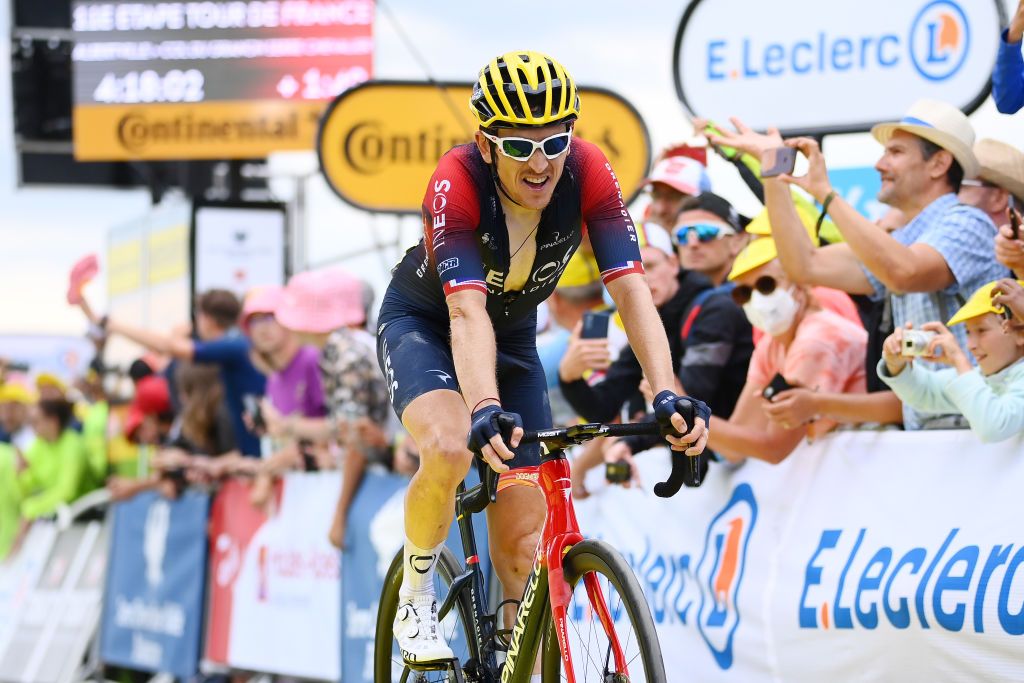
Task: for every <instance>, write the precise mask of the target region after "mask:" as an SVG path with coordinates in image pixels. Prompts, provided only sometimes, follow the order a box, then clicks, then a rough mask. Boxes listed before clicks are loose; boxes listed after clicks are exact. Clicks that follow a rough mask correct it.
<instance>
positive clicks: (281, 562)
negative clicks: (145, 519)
mask: <svg viewBox="0 0 1024 683" xmlns="http://www.w3.org/2000/svg"><path fill="white" fill-rule="evenodd" d="M339 490H340V477H339V473H338V472H324V473H310V474H307V473H300V472H294V473H289V474H288V475H287V476H285V477H284V478H283V480H281V481H279V482H278V484H277V487H276V488H275V493H274V497H273V501H272V502H271V504H270V506H269V507H270V509H269V511H267V510H263V509H257V508H255V507H253V505H252V503H251V502H250V493H251V486H250V485H249V484H247V483H244V482H242V481H239V480H231V481H228V482H225V484H224V485H223V486H222V487H221V489H220V491H219V492H218V493H217V497H216V499H215V500H214V504H213V513H212V515H211V518H212V519H211V522H212V523H211V525H210V553H211V562H210V605H209V610H210V611H209V622H208V627H207V634H206V648H205V658H206V659H207V660H209V661H211V662H214V663H217V664H226V665H228V666H230V667H233V668H236V669H245V670H248V671H264V672H268V673H275V674H283V675H288V676H298V677H301V678H307V679H316V680H325V681H336V680H338V678H339V676H340V670H341V663H340V661H339V650H340V648H339V647H338V642H339V640H340V637H341V636H340V635H339V632H340V628H341V627H340V622H341V611H340V606H341V594H340V593H341V585H340V584H341V576H340V571H341V569H340V561H341V559H340V558H341V554H340V553H339V552H338V551H337V550H335V549H334V548H333V547H331V545H330V543H329V542H328V540H327V534H328V531H329V529H330V525H331V519H332V517H333V515H334V508H335V504H336V502H337V500H338V491H339ZM345 680H348V679H347V678H346V679H345ZM355 680H358V679H355Z"/></svg>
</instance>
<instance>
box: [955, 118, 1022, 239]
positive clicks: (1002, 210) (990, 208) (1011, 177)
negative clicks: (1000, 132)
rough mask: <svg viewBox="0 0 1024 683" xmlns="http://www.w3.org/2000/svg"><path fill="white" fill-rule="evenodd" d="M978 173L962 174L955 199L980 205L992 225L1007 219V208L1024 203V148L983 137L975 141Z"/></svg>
mask: <svg viewBox="0 0 1024 683" xmlns="http://www.w3.org/2000/svg"><path fill="white" fill-rule="evenodd" d="M974 155H975V156H976V157H978V167H979V171H978V177H977V178H964V179H963V181H962V182H961V183H960V192H959V193H958V194H957V199H959V200H960V201H961V202H962V203H964V204H966V205H968V206H973V207H976V208H978V209H981V210H982V211H984V212H985V214H986V215H988V217H989V218H990V219H991V220H992V223H993V224H995V225H1002V224H1003V223H1006V221H1007V215H1008V214H1007V211H1009V210H1010V209H1011V208H1012V207H1014V206H1017V207H1021V206H1024V152H1021V151H1020V150H1019V149H1017V148H1016V147H1014V146H1013V145H1008V144H1006V143H1005V142H1000V141H999V140H993V139H991V138H985V139H983V140H978V142H977V144H975V145H974Z"/></svg>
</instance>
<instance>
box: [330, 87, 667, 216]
mask: <svg viewBox="0 0 1024 683" xmlns="http://www.w3.org/2000/svg"><path fill="white" fill-rule="evenodd" d="M471 91H472V87H471V86H470V85H468V84H466V85H462V84H444V85H441V86H437V85H432V84H429V83H414V82H400V81H367V82H366V83H363V84H361V85H359V86H357V87H355V88H353V89H351V90H348V91H346V92H345V93H342V94H341V95H340V96H339V97H338V98H337V99H335V100H334V102H332V103H331V105H330V107H329V108H328V109H327V111H326V112H325V113H324V118H323V121H322V123H321V125H320V136H319V139H318V140H317V152H318V154H319V155H320V168H321V170H322V171H323V173H324V175H325V176H326V178H327V182H328V184H330V186H331V187H332V188H333V189H334V191H335V192H337V193H338V194H339V195H340V196H341V198H342V199H344V200H345V201H347V202H348V203H350V204H353V205H354V206H357V207H360V208H363V209H367V210H369V211H381V212H390V213H419V211H420V204H421V203H422V201H423V193H424V191H425V189H426V186H427V181H428V180H429V179H430V174H431V173H433V171H434V168H435V167H436V166H437V162H438V159H440V158H441V156H442V155H443V154H444V153H445V152H447V151H448V150H449V149H450V148H451V147H452V146H454V145H459V144H462V143H465V142H469V141H471V140H472V139H473V131H474V130H476V125H475V120H474V119H473V116H472V115H471V114H470V112H469V107H468V106H467V102H468V101H469V96H470V93H471ZM579 92H580V106H581V110H582V113H581V115H580V118H579V120H578V121H577V123H576V128H575V133H574V134H575V135H576V136H578V137H581V138H583V139H585V140H589V141H591V142H593V143H595V144H597V145H598V146H599V147H600V148H601V149H602V150H603V151H604V153H605V155H607V157H608V160H609V161H610V162H611V165H612V168H613V169H614V170H615V174H616V176H618V179H619V182H620V184H621V185H622V194H623V196H625V197H626V198H627V199H628V198H631V197H632V196H634V195H635V194H636V193H637V192H638V191H639V190H640V189H641V186H642V183H643V179H644V178H645V177H646V175H647V171H648V167H649V164H650V157H651V148H650V141H649V138H648V136H647V128H646V126H645V125H644V122H643V120H642V119H641V118H640V115H639V114H638V113H637V111H636V110H635V109H633V107H632V106H630V104H629V103H628V102H626V101H625V100H623V99H622V98H621V97H619V96H618V95H616V94H614V93H612V92H610V91H607V90H600V89H594V88H580V91H579Z"/></svg>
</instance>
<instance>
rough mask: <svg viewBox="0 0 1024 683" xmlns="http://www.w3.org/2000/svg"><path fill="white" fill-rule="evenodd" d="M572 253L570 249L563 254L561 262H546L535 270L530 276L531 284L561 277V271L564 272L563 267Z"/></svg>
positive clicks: (567, 263)
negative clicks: (557, 276)
mask: <svg viewBox="0 0 1024 683" xmlns="http://www.w3.org/2000/svg"><path fill="white" fill-rule="evenodd" d="M573 251H574V249H573V248H572V247H570V248H569V249H568V250H567V251H566V252H565V256H563V257H562V260H561V261H548V262H547V263H545V264H544V265H542V266H540V267H539V268H537V270H535V271H533V275H531V276H530V280H532V281H533V282H539V283H544V282H547V281H548V280H550V279H551V278H552V277H554V276H556V275H561V274H562V271H563V270H565V267H566V266H567V265H569V259H571V258H572V252H573ZM530 291H533V290H530Z"/></svg>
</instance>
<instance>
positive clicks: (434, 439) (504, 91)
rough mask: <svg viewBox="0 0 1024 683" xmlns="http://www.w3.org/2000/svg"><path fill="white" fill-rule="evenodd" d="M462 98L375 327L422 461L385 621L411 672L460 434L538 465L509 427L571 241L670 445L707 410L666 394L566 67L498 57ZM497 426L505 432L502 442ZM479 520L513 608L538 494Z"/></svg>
mask: <svg viewBox="0 0 1024 683" xmlns="http://www.w3.org/2000/svg"><path fill="white" fill-rule="evenodd" d="M469 106H470V110H471V111H472V113H473V116H474V118H475V119H476V120H477V122H478V124H479V130H477V131H476V133H475V134H474V140H473V142H472V143H470V144H467V145H460V146H457V147H455V148H453V149H452V150H450V151H449V152H448V153H447V154H445V155H444V157H442V158H441V160H440V162H439V163H438V166H437V170H436V171H435V172H434V175H433V177H432V178H431V179H430V182H429V183H428V185H427V191H426V195H425V197H424V200H423V224H424V238H423V240H422V241H421V242H420V243H419V245H417V246H416V247H414V248H413V249H411V250H410V251H409V252H408V253H407V254H406V255H405V258H404V259H403V260H402V262H401V263H399V264H398V266H397V267H396V268H395V270H394V271H393V272H394V275H393V279H392V281H391V284H390V286H389V287H388V290H387V293H386V294H385V296H384V299H383V302H382V305H381V310H380V315H379V317H378V340H377V349H378V360H379V362H380V366H381V370H382V371H383V372H384V375H385V377H386V379H387V384H388V388H389V391H390V394H391V403H392V406H393V407H394V409H395V412H396V413H397V414H398V416H399V417H400V418H401V420H402V423H403V425H404V426H405V427H406V429H407V430H408V432H409V434H410V435H411V436H412V438H413V440H414V441H415V443H416V445H417V447H418V449H419V452H420V458H421V466H420V469H419V471H418V472H417V473H416V476H415V477H413V479H412V482H411V483H410V485H409V490H408V492H407V494H406V503H405V505H406V514H405V525H406V529H405V531H406V538H405V562H406V571H405V572H404V578H403V582H402V587H401V590H400V596H399V602H400V607H399V609H398V618H397V619H396V621H395V624H394V631H395V636H396V639H397V640H398V642H399V646H400V648H401V649H402V651H403V655H404V656H405V657H406V659H410V660H415V661H417V662H419V663H423V662H435V661H440V660H444V659H449V658H451V657H452V652H451V649H450V648H449V647H448V645H447V644H446V643H445V642H444V639H443V638H442V637H441V636H439V635H438V633H439V629H438V628H437V616H436V610H437V602H436V599H435V597H434V593H433V571H434V565H435V563H436V560H437V556H438V553H439V551H440V547H441V544H442V543H443V542H444V539H445V537H446V536H447V533H448V529H449V526H450V524H451V521H452V517H453V515H454V504H455V489H456V487H457V485H458V484H459V483H460V482H461V481H462V479H463V478H464V477H465V475H466V473H467V472H468V470H469V467H470V464H471V462H472V455H471V452H470V451H469V450H468V449H467V447H466V437H467V435H468V436H469V440H470V443H471V444H472V446H473V447H474V448H476V449H479V450H481V451H482V453H483V455H484V459H485V460H487V462H488V463H489V464H490V466H491V467H492V468H494V469H495V470H496V471H499V472H504V471H506V470H508V469H509V468H510V467H520V466H526V465H531V464H537V463H538V462H539V458H540V452H539V448H538V447H537V446H536V445H533V446H522V447H520V446H519V440H520V438H521V436H522V433H523V432H522V430H523V429H530V430H536V429H545V428H547V427H549V426H550V425H551V412H550V408H549V403H548V397H547V386H546V385H547V381H546V378H545V375H544V369H543V367H542V366H541V363H540V359H539V358H538V356H537V345H536V316H537V305H538V304H539V303H541V302H542V301H544V300H545V299H546V298H547V297H548V296H549V295H550V294H551V292H552V291H553V290H554V288H555V284H556V283H557V282H558V279H559V276H560V275H561V274H562V272H563V271H564V270H565V268H566V266H567V265H568V263H569V259H570V257H571V256H572V254H573V252H575V251H576V249H577V248H578V247H579V246H580V243H581V242H582V241H583V239H584V237H588V238H589V240H590V245H591V246H592V247H593V253H594V256H595V257H596V259H597V263H598V266H599V268H600V270H601V277H602V280H603V281H604V284H605V286H606V287H607V288H608V291H609V292H610V293H611V295H612V298H613V299H615V302H616V304H617V306H618V309H619V312H620V315H621V317H622V320H623V323H624V325H625V328H626V333H627V336H628V337H629V341H630V343H631V345H632V347H633V349H634V351H635V352H636V355H637V357H638V358H639V359H640V362H641V365H642V366H643V369H644V372H645V374H646V376H647V377H648V378H649V379H650V383H651V385H652V387H653V388H654V389H655V391H656V392H659V393H658V403H659V406H660V408H659V410H658V414H659V418H660V419H661V421H662V423H663V424H664V425H665V426H666V427H667V428H669V429H670V430H671V431H672V432H674V435H672V436H669V437H667V438H668V440H669V442H670V443H671V445H672V447H673V448H674V449H676V450H678V451H681V452H682V451H685V452H686V453H687V454H689V455H697V454H699V453H700V452H701V451H702V450H703V448H704V444H705V442H706V440H707V436H706V430H705V426H706V423H707V420H708V419H709V418H710V411H709V410H708V408H707V406H706V405H704V404H703V403H701V402H700V401H696V400H693V399H689V398H685V397H679V396H676V394H675V393H673V392H672V387H673V386H674V377H673V373H672V362H671V358H670V355H669V345H668V340H667V339H666V337H665V331H664V329H663V328H662V326H661V321H660V319H659V318H658V313H657V311H656V310H655V308H654V304H653V303H652V300H651V294H650V291H649V289H648V288H647V285H646V283H645V282H644V277H643V266H642V265H641V261H640V254H639V250H638V248H637V237H636V231H635V228H634V226H633V222H632V219H631V218H630V216H629V213H628V212H627V211H626V207H625V204H624V202H623V199H622V193H621V189H620V187H619V183H618V181H617V180H616V178H615V174H614V172H613V171H612V169H611V165H610V164H609V163H608V161H607V159H605V157H604V154H603V153H602V152H601V151H600V149H598V147H597V146H595V145H593V144H591V143H589V142H586V141H584V140H580V139H576V138H574V137H573V126H574V124H575V121H576V118H577V117H578V116H579V115H580V100H579V97H578V95H577V92H576V85H575V82H574V80H573V78H572V76H570V75H569V72H568V71H566V69H565V68H564V67H563V66H562V65H561V64H559V63H558V62H556V61H555V60H553V59H551V58H550V57H548V56H547V55H544V54H541V53H539V52H530V51H522V52H509V53H506V54H504V55H499V56H498V57H495V58H494V59H492V60H491V61H490V62H489V63H488V64H487V65H486V66H484V68H483V69H481V71H480V75H479V79H478V82H477V83H476V85H475V86H474V88H473V94H472V96H471V98H470V102H469ZM499 387H500V389H499ZM687 404H689V405H687ZM690 407H692V408H694V409H695V410H696V411H697V412H696V414H697V415H699V416H700V417H699V418H697V419H696V420H695V422H696V424H695V425H692V426H688V425H686V424H685V422H684V420H683V419H682V416H681V415H680V414H679V412H680V411H681V410H685V409H688V408H690ZM499 417H501V418H503V422H506V421H510V422H512V423H513V424H515V425H517V427H516V428H515V429H514V430H512V431H511V433H504V434H502V433H500V431H501V430H499V428H498V418H499ZM691 427H692V428H691ZM684 432H686V433H685V435H684ZM487 513H488V525H489V538H488V542H489V545H490V550H491V558H492V560H493V563H494V566H495V569H496V570H497V573H498V577H499V578H500V579H501V582H502V585H503V587H504V589H505V594H506V597H510V598H518V597H519V596H520V595H521V594H522V590H523V585H524V583H525V580H526V577H527V575H528V573H529V571H530V567H531V563H532V559H531V558H532V554H533V551H534V549H535V547H536V541H537V538H538V535H539V532H540V529H541V526H542V524H543V521H544V505H543V501H542V499H541V498H540V497H539V496H538V495H536V492H535V491H532V490H528V489H526V488H523V487H512V488H510V489H508V490H507V491H503V492H502V493H501V494H500V495H499V496H498V501H497V503H496V504H494V505H491V506H489V507H488V509H487ZM537 678H538V679H539V676H537Z"/></svg>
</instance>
